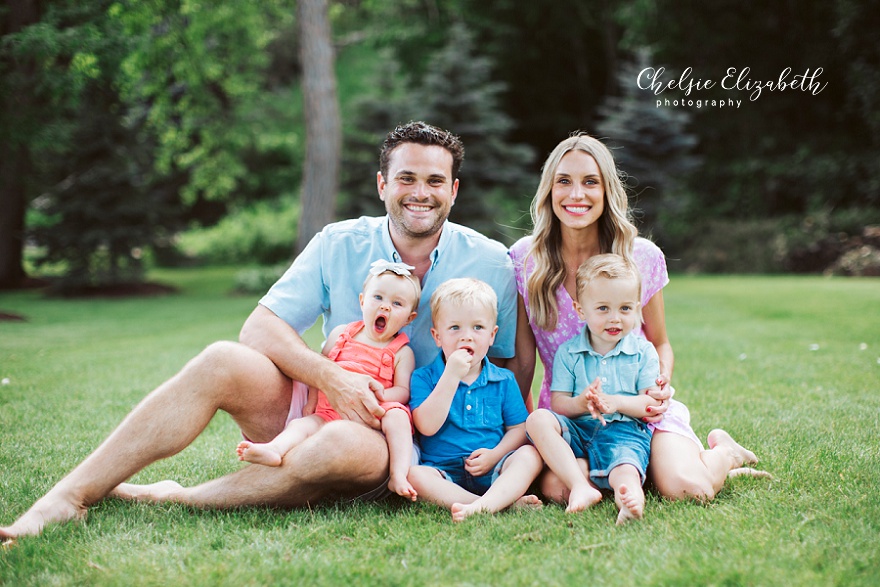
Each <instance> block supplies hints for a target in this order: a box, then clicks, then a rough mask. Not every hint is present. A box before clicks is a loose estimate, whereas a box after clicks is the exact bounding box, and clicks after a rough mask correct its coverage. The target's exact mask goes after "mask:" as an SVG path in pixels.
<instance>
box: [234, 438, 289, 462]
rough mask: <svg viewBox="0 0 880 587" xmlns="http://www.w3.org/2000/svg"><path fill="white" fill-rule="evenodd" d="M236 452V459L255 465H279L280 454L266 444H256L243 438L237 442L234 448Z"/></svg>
mask: <svg viewBox="0 0 880 587" xmlns="http://www.w3.org/2000/svg"><path fill="white" fill-rule="evenodd" d="M235 452H237V453H238V460H240V461H246V462H248V463H253V464H255V465H266V466H267V467H280V466H281V455H280V454H278V451H276V450H275V449H273V448H272V447H271V446H270V445H268V444H256V443H254V442H249V441H247V440H244V441H242V442H240V443H239V445H238V447H237V448H236V449H235Z"/></svg>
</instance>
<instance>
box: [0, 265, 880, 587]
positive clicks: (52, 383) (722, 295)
mask: <svg viewBox="0 0 880 587" xmlns="http://www.w3.org/2000/svg"><path fill="white" fill-rule="evenodd" d="M234 273H235V269H233V268H223V269H216V268H212V269H198V270H174V271H161V272H158V273H151V274H150V277H151V279H156V280H159V281H163V282H168V283H172V284H174V285H175V286H177V287H179V288H180V290H181V293H180V294H179V295H176V296H169V297H164V298H161V299H140V300H77V301H75V302H70V301H61V300H57V299H46V298H43V297H42V296H40V295H39V294H38V293H37V292H22V293H15V294H0V307H2V308H3V309H4V310H7V311H11V312H16V313H20V314H25V315H26V316H27V317H28V319H29V321H28V322H24V323H6V322H3V323H0V356H2V357H3V361H2V364H0V378H8V379H9V383H8V384H6V385H2V386H0V426H2V429H3V431H4V433H3V436H2V439H0V471H2V474H0V495H2V500H0V524H7V523H9V522H10V521H12V520H13V519H14V518H15V517H17V516H18V515H20V514H21V513H22V512H24V511H25V510H26V509H27V508H28V507H29V506H30V505H31V504H32V503H33V501H34V500H35V499H36V498H37V497H38V496H40V495H42V494H43V493H45V492H46V491H47V490H48V489H49V488H50V487H51V486H52V485H53V484H54V483H56V482H57V481H58V480H60V479H61V478H62V477H63V476H64V475H65V474H66V473H67V472H68V471H69V470H70V469H71V467H73V466H74V464H75V463H77V462H79V461H81V460H82V459H83V458H85V457H86V455H88V454H89V452H91V451H92V450H93V449H94V448H95V447H96V446H97V445H98V444H99V443H100V442H101V441H102V440H103V439H104V438H105V437H106V436H107V435H108V434H109V433H110V432H111V431H112V430H113V428H114V427H115V426H116V425H117V424H118V423H119V422H120V421H121V420H122V418H123V417H124V416H125V415H126V414H127V413H128V412H129V411H130V410H131V409H132V408H133V407H134V406H135V405H136V404H137V403H138V402H139V401H140V400H141V399H142V398H143V397H144V395H145V394H146V393H147V392H148V391H149V390H150V389H152V388H154V387H155V386H157V385H159V384H160V383H161V382H162V381H164V380H165V379H167V378H168V377H170V376H172V375H173V374H174V373H175V372H177V371H178V370H179V369H180V368H181V367H182V366H183V365H184V364H185V363H186V361H187V360H189V359H190V358H191V357H193V356H194V355H195V354H196V353H198V352H199V351H200V350H201V349H202V348H204V347H205V346H206V345H207V344H209V343H210V342H212V341H213V340H217V339H226V340H234V339H235V338H236V336H237V334H238V331H239V328H240V327H241V323H242V321H243V320H244V318H245V317H246V316H247V314H248V312H250V311H251V310H252V309H253V307H254V305H255V304H256V303H257V300H258V296H248V297H239V296H229V295H227V293H228V291H229V288H230V286H231V284H232V280H233V275H234ZM664 297H665V300H666V310H667V314H668V326H669V335H670V338H671V340H672V342H673V346H674V347H675V351H676V359H677V360H676V370H675V377H674V384H675V387H676V397H677V398H678V399H681V400H682V401H684V402H685V403H687V405H688V407H689V408H690V410H691V416H692V421H693V424H694V426H695V428H696V431H697V433H698V434H699V435H700V436H701V437H705V435H706V433H707V432H708V431H709V430H710V429H712V428H713V427H717V426H723V427H725V428H727V429H728V430H729V431H730V432H731V433H732V434H733V436H734V437H735V438H737V439H738V440H740V441H742V442H743V443H745V444H746V445H747V446H749V447H750V448H752V449H754V450H755V451H756V452H757V453H758V455H759V457H760V458H761V463H760V464H761V466H762V467H764V468H765V469H767V470H768V471H770V472H771V473H773V474H774V476H775V479H774V480H773V481H767V480H755V479H745V478H738V479H734V480H731V481H729V482H728V483H727V485H726V487H725V489H724V490H723V491H722V492H721V493H720V494H719V496H718V497H717V498H716V500H715V501H713V502H712V503H710V504H708V505H705V506H704V505H698V504H693V503H687V502H668V501H664V500H660V499H658V498H657V496H656V495H654V494H649V496H648V503H647V509H646V517H645V519H644V520H642V521H641V522H639V523H634V524H630V525H627V526H623V527H617V526H615V525H614V506H613V504H612V503H611V502H610V500H605V501H604V502H603V503H601V504H600V505H599V506H597V507H596V508H594V509H591V510H590V511H587V512H584V513H582V514H578V515H568V514H565V513H564V511H563V509H562V508H560V507H558V506H554V505H547V506H545V507H544V509H543V510H541V511H515V512H506V513H502V514H499V515H495V516H480V517H479V518H476V519H472V520H468V521H467V522H465V523H463V524H454V523H452V521H451V520H450V516H449V513H448V512H446V511H444V510H441V509H440V508H437V507H434V506H432V505H429V504H415V505H410V504H403V503H400V502H397V501H390V502H387V503H367V504H363V503H340V504H316V505H314V506H313V507H311V508H303V509H298V510H291V511H284V510H275V509H269V508H262V507H253V508H242V509H237V510H229V511H210V510H199V509H194V508H188V507H183V506H179V505H161V506H157V505H150V504H134V503H125V502H122V501H119V500H114V499H109V500H105V501H103V502H101V503H100V504H98V505H96V506H94V507H92V508H90V513H89V516H88V518H87V519H86V520H84V521H83V522H81V523H77V524H69V525H65V526H49V527H48V528H47V530H46V532H45V533H44V535H43V536H41V537H39V538H25V539H20V540H18V542H17V544H16V545H15V546H13V547H12V548H9V549H3V550H0V583H2V584H3V585H22V586H37V585H47V584H49V585H95V586H102V585H130V584H133V583H134V584H139V585H206V584H210V585H251V584H256V585H340V584H351V585H459V584H460V585H465V584H487V583H491V584H493V585H495V584H497V585H532V584H537V585H548V586H549V585H559V584H565V585H569V584H571V585H575V584H581V583H585V582H586V583H596V582H598V583H601V584H603V585H606V584H607V585H632V584H633V577H634V576H635V575H638V583H639V584H642V585H646V586H651V585H753V584H760V585H767V586H771V587H772V586H777V585H778V586H786V587H787V586H790V585H804V586H807V585H810V586H812V585H872V584H874V583H875V582H876V572H875V570H876V568H878V566H880V553H878V551H877V548H876V537H877V533H878V531H880V497H878V494H877V491H876V489H875V488H876V487H877V486H878V484H880V471H878V469H877V467H876V463H877V462H878V460H880V449H878V445H877V443H876V442H871V441H870V439H871V434H872V433H873V431H875V430H876V429H877V426H878V414H880V398H878V395H877V393H876V389H877V387H878V385H880V363H878V360H880V333H878V331H877V328H876V325H875V324H874V323H873V322H872V321H871V320H866V319H865V316H866V309H870V308H875V307H877V306H878V304H880V289H878V288H877V284H876V280H868V279H837V278H831V279H827V278H819V277H773V278H766V277H761V278H750V277H737V278H729V277H726V278H720V277H706V276H700V277H674V278H673V280H672V282H671V283H670V285H669V286H668V287H667V288H666V289H665V290H664ZM829 300H833V301H834V303H832V304H829ZM841 324H846V325H847V327H846V328H841ZM307 340H308V342H309V344H310V345H311V346H312V348H317V346H318V345H319V344H320V340H321V339H320V331H319V329H317V328H315V329H313V330H312V331H310V332H309V333H307ZM811 349H815V350H811ZM135 355H136V356H135ZM746 406H749V407H751V408H752V409H746ZM240 439H241V436H240V433H239V431H238V429H237V427H236V426H235V423H234V422H233V421H232V419H231V418H229V417H228V416H226V415H225V414H224V413H222V412H221V413H219V414H218V415H217V416H216V417H215V418H214V420H213V421H212V423H211V424H210V425H209V426H208V428H207V429H206V431H205V432H204V433H203V434H202V435H201V436H200V437H199V438H198V439H197V440H196V442H195V443H194V444H193V445H192V446H191V447H190V448H188V449H187V450H184V451H182V452H181V453H180V454H178V455H175V456H174V457H172V458H170V459H167V460H164V461H162V462H159V463H156V464H154V465H152V466H150V467H149V468H147V469H146V470H144V471H143V472H141V473H139V474H138V475H136V476H135V477H134V482H138V483H151V482H154V481H158V480H161V479H176V480H178V481H180V482H182V483H184V484H186V485H194V484H197V483H201V482H203V481H206V480H208V479H211V478H214V477H217V476H219V475H222V474H226V473H230V472H233V471H236V470H238V469H239V468H241V467H242V465H241V464H240V463H239V462H238V460H237V459H236V456H235V453H234V447H235V445H236V444H237V443H238V442H239V441H240Z"/></svg>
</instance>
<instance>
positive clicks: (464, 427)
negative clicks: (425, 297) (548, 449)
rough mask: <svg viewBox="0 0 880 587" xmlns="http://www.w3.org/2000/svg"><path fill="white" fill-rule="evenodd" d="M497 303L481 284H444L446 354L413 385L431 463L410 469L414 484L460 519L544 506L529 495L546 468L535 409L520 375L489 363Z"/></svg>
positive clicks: (440, 293) (437, 308) (437, 300)
mask: <svg viewBox="0 0 880 587" xmlns="http://www.w3.org/2000/svg"><path fill="white" fill-rule="evenodd" d="M497 304H498V300H497V298H496V296H495V292H494V291H493V290H492V288H491V287H490V286H489V285H488V284H486V283H484V282H482V281H479V280H477V279H470V278H465V279H451V280H449V281H446V282H444V283H443V284H441V285H440V286H439V287H438V288H437V290H436V291H435V292H434V294H433V295H432V296H431V319H432V321H433V324H434V327H433V328H432V329H431V334H432V335H433V336H434V341H435V342H436V343H437V346H439V347H440V348H441V352H440V354H439V355H438V356H437V359H436V360H435V361H434V362H433V363H432V364H430V365H428V366H425V367H422V368H420V369H416V371H415V372H414V373H413V377H412V383H411V385H410V392H411V399H410V407H411V408H412V414H413V423H414V424H415V427H416V430H418V431H419V432H420V433H421V449H422V454H421V462H422V463H423V464H422V465H420V466H416V467H412V468H411V469H410V471H409V480H410V483H411V484H412V486H413V487H414V488H415V490H416V492H417V493H418V497H419V499H423V500H427V501H430V502H433V503H436V504H438V505H442V506H444V507H447V508H449V509H450V510H451V511H452V519H453V520H454V521H456V522H460V521H462V520H464V519H465V518H467V517H468V516H470V515H472V514H475V513H477V512H481V511H483V512H490V513H494V512H497V511H500V510H502V509H504V508H506V507H508V506H510V505H513V504H514V503H516V504H518V505H523V506H531V507H540V505H541V501H540V500H539V499H538V498H537V497H535V496H534V495H524V494H525V492H526V491H527V490H528V488H529V485H531V483H532V481H534V480H535V478H536V477H537V476H538V474H539V473H540V472H541V468H542V466H543V463H542V462H541V457H540V456H539V455H538V452H537V451H536V450H535V448H534V447H533V446H530V445H526V444H525V443H526V431H525V421H526V418H527V417H528V412H527V411H526V408H525V405H524V404H523V400H522V395H521V394H520V392H519V387H518V386H517V384H516V380H515V378H514V376H513V373H511V372H510V371H508V370H507V369H501V368H499V367H496V366H495V365H493V364H492V363H490V362H489V361H488V360H487V359H486V352H487V351H488V349H489V346H490V345H491V344H492V342H493V341H494V340H495V333H496V332H497V331H498V326H497V325H496V324H495V321H496V318H497V315H498V310H497Z"/></svg>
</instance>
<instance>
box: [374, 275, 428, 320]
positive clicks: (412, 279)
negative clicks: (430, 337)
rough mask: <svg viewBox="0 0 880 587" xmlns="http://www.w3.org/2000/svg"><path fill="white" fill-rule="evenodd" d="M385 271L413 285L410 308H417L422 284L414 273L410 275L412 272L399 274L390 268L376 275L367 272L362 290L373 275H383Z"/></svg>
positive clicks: (420, 297)
mask: <svg viewBox="0 0 880 587" xmlns="http://www.w3.org/2000/svg"><path fill="white" fill-rule="evenodd" d="M386 273H388V274H390V275H396V276H397V277H400V278H401V279H405V280H407V281H408V282H410V283H411V284H412V286H413V295H414V296H415V297H414V298H413V304H412V309H413V310H418V308H419V301H420V300H421V299H422V286H421V284H420V283H419V278H418V277H416V276H415V275H412V274H410V275H401V274H400V273H397V272H395V271H392V270H390V269H388V270H385V271H383V272H382V273H379V274H378V275H374V274H373V273H367V278H366V279H364V285H363V291H366V289H367V284H368V283H370V281H371V280H372V279H373V278H374V277H379V275H385V274H386Z"/></svg>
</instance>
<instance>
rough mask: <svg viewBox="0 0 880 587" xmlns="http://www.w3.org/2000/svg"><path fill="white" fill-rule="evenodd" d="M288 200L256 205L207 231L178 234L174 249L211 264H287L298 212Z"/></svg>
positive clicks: (289, 198)
mask: <svg viewBox="0 0 880 587" xmlns="http://www.w3.org/2000/svg"><path fill="white" fill-rule="evenodd" d="M291 199H292V198H291V197H290V196H288V197H287V198H284V199H283V200H280V201H277V202H266V201H263V202H257V203H255V204H252V205H250V206H248V207H246V208H242V209H241V210H238V211H235V212H233V213H231V214H229V215H228V216H226V217H225V218H223V220H221V221H220V222H218V223H217V224H216V225H214V226H211V227H207V228H193V229H191V230H189V231H187V232H184V233H181V234H180V235H179V237H178V240H177V245H176V246H177V249H178V250H179V251H180V253H181V254H182V255H183V256H184V257H187V258H191V259H197V260H199V261H200V262H203V263H211V264H236V263H238V264H242V263H244V264H249V263H257V264H272V263H278V262H280V261H285V260H288V259H289V257H290V251H291V243H293V242H294V241H295V240H296V227H297V221H298V219H299V208H298V207H296V206H292V205H290V203H289V202H288V200H291Z"/></svg>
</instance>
